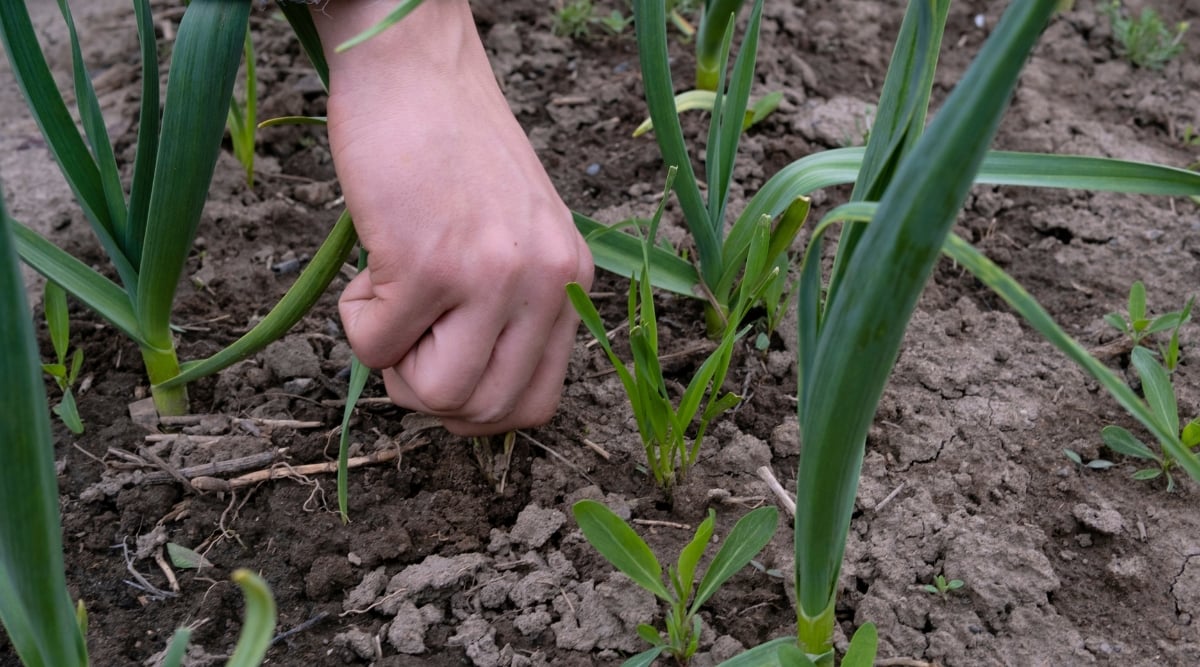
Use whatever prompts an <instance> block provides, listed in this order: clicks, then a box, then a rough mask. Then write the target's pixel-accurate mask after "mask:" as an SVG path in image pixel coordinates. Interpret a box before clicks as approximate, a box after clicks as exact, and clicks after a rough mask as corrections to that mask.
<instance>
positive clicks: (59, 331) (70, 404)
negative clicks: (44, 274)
mask: <svg viewBox="0 0 1200 667" xmlns="http://www.w3.org/2000/svg"><path fill="white" fill-rule="evenodd" d="M42 306H43V308H44V310H45V312H46V328H47V329H49V330H50V343H51V345H53V346H54V359H55V361H54V363H51V364H42V372H44V373H46V374H47V375H49V376H50V377H52V378H54V383H55V384H57V385H58V388H59V390H60V391H62V395H63V397H62V401H60V402H59V404H58V405H56V406H54V408H53V411H54V414H56V415H58V418H59V419H61V420H62V423H63V424H65V425H66V427H67V428H69V429H71V432H72V433H74V434H76V435H78V434H80V433H83V420H82V419H80V418H79V409H78V408H77V407H76V405H75V394H74V393H73V392H72V391H71V387H73V386H75V380H77V379H78V378H79V369H80V368H81V367H82V366H83V350H81V349H79V348H75V350H74V352H72V353H71V354H70V361H69V362H68V360H67V357H68V354H67V352H68V346H67V345H68V341H69V340H70V336H71V329H70V327H71V320H70V316H69V315H68V313H67V293H66V292H65V291H63V288H61V287H59V286H58V284H57V283H53V282H50V281H49V280H47V281H46V290H45V292H44V293H43V296H42Z"/></svg>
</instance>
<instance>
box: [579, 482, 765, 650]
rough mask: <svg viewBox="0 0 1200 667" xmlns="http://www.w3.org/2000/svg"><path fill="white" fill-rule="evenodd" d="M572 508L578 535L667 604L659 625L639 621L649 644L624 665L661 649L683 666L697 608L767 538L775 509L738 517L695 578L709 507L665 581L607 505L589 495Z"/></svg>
mask: <svg viewBox="0 0 1200 667" xmlns="http://www.w3.org/2000/svg"><path fill="white" fill-rule="evenodd" d="M572 512H573V513H574V515H575V521H576V522H577V523H578V524H579V528H580V529H581V530H582V531H583V536H584V537H585V538H586V539H587V541H588V542H589V543H590V544H591V545H592V547H593V548H595V549H596V551H599V552H600V555H601V556H603V557H604V559H605V560H607V561H608V562H609V563H611V564H612V565H613V566H614V567H616V568H617V569H618V570H620V571H621V572H622V573H624V574H625V575H626V576H628V577H629V578H630V579H632V580H633V582H634V583H635V584H637V585H638V586H641V587H642V588H643V589H645V590H647V591H649V592H650V593H653V594H654V595H655V597H657V598H659V599H660V600H662V601H664V602H666V603H667V605H668V606H669V607H670V610H669V612H668V614H667V617H666V619H665V621H664V628H663V629H662V630H659V629H658V628H655V627H654V626H651V625H646V624H642V625H640V626H638V629H637V633H638V636H639V637H641V638H642V639H644V640H645V641H646V642H647V643H649V644H650V645H651V648H650V649H649V650H648V651H645V652H643V653H640V654H638V655H637V656H634V657H633V658H631V659H630V660H629V661H627V662H626V663H625V664H626V665H630V664H643V665H649V664H651V663H652V662H653V661H654V659H655V658H656V657H658V656H659V655H662V654H664V653H665V654H667V655H670V656H671V657H672V658H674V659H675V661H676V662H677V663H678V664H680V665H686V664H687V663H688V661H689V660H690V659H691V657H692V656H693V655H695V653H696V649H697V648H698V647H699V642H700V617H699V616H698V612H699V611H700V607H701V606H703V605H704V603H705V602H707V601H708V600H709V599H710V598H711V597H712V596H713V594H715V593H716V592H717V590H719V589H720V587H721V586H722V585H723V584H724V583H725V582H726V581H728V580H729V578H730V577H732V576H733V575H735V574H737V573H738V572H739V571H740V570H741V569H742V568H743V567H745V566H746V565H748V564H750V562H751V560H752V559H753V558H754V557H755V556H756V555H758V552H759V551H762V549H763V547H765V546H766V545H767V542H770V541H771V536H772V535H774V534H775V528H776V525H777V524H778V522H779V512H778V511H777V510H776V509H775V508H774V507H760V508H758V509H756V510H752V511H751V512H750V513H748V514H746V515H745V516H743V517H742V518H741V519H739V520H738V522H737V524H735V525H734V527H733V529H732V530H730V531H729V534H728V535H727V536H726V537H725V539H724V540H722V541H721V548H720V549H718V550H717V553H716V555H715V556H713V559H712V561H711V562H710V563H709V564H708V568H707V569H705V570H704V572H703V575H701V576H700V577H697V576H696V575H697V573H698V572H699V565H700V559H701V558H702V557H703V555H704V552H705V550H706V549H707V547H708V544H709V542H710V541H711V540H712V536H713V531H714V528H715V524H716V513H715V512H713V511H712V510H711V509H710V510H709V511H708V516H707V517H706V518H705V519H704V521H702V522H701V523H700V525H699V526H697V527H696V532H695V534H694V535H693V537H692V539H691V541H689V542H688V544H687V546H685V547H684V548H683V550H682V551H681V552H680V553H679V558H678V560H677V561H676V562H675V563H674V564H669V565H668V566H667V568H666V570H667V584H668V585H663V581H662V575H663V567H662V565H661V564H660V561H659V560H658V558H657V557H656V556H655V555H654V552H652V551H651V550H650V547H649V545H647V544H646V542H645V541H644V540H642V538H641V537H639V536H638V534H637V533H636V532H634V530H633V529H632V528H630V527H629V525H628V524H627V523H625V522H624V521H622V520H621V518H620V517H618V516H617V515H616V514H614V513H613V512H612V510H610V509H608V508H607V507H605V506H604V505H603V504H601V503H598V502H596V501H594V500H581V501H579V502H577V503H575V505H574V507H573V508H572Z"/></svg>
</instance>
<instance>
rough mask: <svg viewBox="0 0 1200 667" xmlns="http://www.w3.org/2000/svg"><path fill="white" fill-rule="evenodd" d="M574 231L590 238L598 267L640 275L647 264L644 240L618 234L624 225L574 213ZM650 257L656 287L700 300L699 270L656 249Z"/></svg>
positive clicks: (652, 279) (652, 276) (651, 278)
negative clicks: (576, 230) (698, 289)
mask: <svg viewBox="0 0 1200 667" xmlns="http://www.w3.org/2000/svg"><path fill="white" fill-rule="evenodd" d="M572 215H573V216H574V218H575V228H576V229H578V230H579V233H580V234H582V235H583V237H584V238H585V239H587V243H588V248H589V249H591V251H592V260H593V261H594V262H595V263H596V266H597V267H599V268H601V269H604V270H605V271H610V272H612V273H615V274H617V275H619V276H626V277H628V276H633V275H637V274H638V272H640V271H641V270H642V265H643V264H644V262H645V259H644V257H643V254H642V253H643V241H642V240H641V239H638V238H637V237H635V236H632V235H630V234H625V233H622V232H620V231H618V227H620V226H621V225H613V226H608V225H605V224H603V223H600V222H597V221H595V220H593V219H591V218H589V217H587V216H586V215H583V214H580V213H574V212H572ZM647 253H648V255H649V257H650V282H651V284H652V285H654V287H657V288H659V289H665V290H667V291H670V292H674V293H676V294H682V295H684V296H691V297H698V296H699V293H698V292H697V285H699V284H700V275H699V274H698V273H696V267H694V266H692V265H691V264H690V263H688V262H686V261H684V260H683V259H682V258H680V257H679V256H678V255H675V254H673V253H670V252H667V251H666V250H664V249H662V248H660V247H658V246H654V247H652V248H650V249H648V250H647Z"/></svg>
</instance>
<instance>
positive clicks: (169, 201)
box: [134, 0, 251, 350]
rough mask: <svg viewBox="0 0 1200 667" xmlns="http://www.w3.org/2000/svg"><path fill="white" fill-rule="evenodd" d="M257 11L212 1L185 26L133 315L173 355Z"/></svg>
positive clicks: (236, 1) (191, 8)
mask: <svg viewBox="0 0 1200 667" xmlns="http://www.w3.org/2000/svg"><path fill="white" fill-rule="evenodd" d="M250 5H251V3H249V2H245V1H244V0H205V2H194V3H192V4H190V5H188V8H187V11H186V12H185V13H184V15H183V20H182V21H181V22H180V24H179V33H178V35H177V37H176V40H175V50H174V53H173V55H172V58H171V71H170V74H169V75H168V76H167V97H166V103H165V107H164V110H163V119H162V135H163V136H164V137H170V138H171V141H163V142H161V143H160V144H159V147H158V157H157V159H156V165H155V174H154V185H153V188H152V191H151V193H150V204H149V208H148V209H147V221H148V223H149V224H148V226H147V227H146V235H145V239H144V243H143V246H142V261H141V265H140V268H139V271H138V290H137V295H136V300H135V302H134V311H135V312H136V313H137V315H138V322H139V324H140V325H141V329H142V331H143V332H144V334H145V336H146V338H147V340H148V341H149V343H150V344H151V345H152V346H153V347H155V348H159V349H164V350H167V349H173V347H174V346H173V341H172V340H171V331H170V328H169V325H170V320H171V307H172V303H173V301H174V298H175V287H176V284H177V283H178V282H179V276H180V274H181V273H182V271H183V267H184V264H185V263H186V262H187V257H188V252H189V251H190V250H191V247H192V239H193V238H194V237H195V235H196V226H197V225H198V224H199V222H200V212H201V210H202V209H203V208H204V202H205V199H206V198H207V195H208V185H209V183H210V182H211V181H212V174H213V168H214V167H215V166H216V164H217V155H218V153H219V152H220V149H221V138H222V136H223V135H224V133H225V112H226V110H227V109H228V108H229V100H230V98H231V97H232V96H233V82H234V79H235V78H236V77H237V69H238V63H239V62H240V61H241V58H242V43H243V39H244V37H245V34H246V24H247V22H248V21H249V18H250Z"/></svg>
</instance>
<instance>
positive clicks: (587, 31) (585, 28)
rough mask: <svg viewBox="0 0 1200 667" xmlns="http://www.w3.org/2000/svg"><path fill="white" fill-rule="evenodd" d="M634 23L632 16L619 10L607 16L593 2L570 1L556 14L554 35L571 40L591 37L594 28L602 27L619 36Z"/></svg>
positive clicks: (557, 10)
mask: <svg viewBox="0 0 1200 667" xmlns="http://www.w3.org/2000/svg"><path fill="white" fill-rule="evenodd" d="M632 23H633V16H632V15H626V14H625V13H623V12H622V11H621V10H619V9H614V10H612V11H610V12H608V13H607V14H606V13H604V12H602V11H601V10H600V9H598V8H597V7H596V5H595V4H594V3H592V0H569V1H568V2H566V3H560V4H559V5H558V9H556V10H555V12H554V34H556V35H558V36H559V37H570V38H571V39H587V38H588V37H591V34H592V27H593V26H600V27H601V28H603V29H604V30H605V31H607V32H609V33H612V34H614V35H619V34H621V33H623V32H625V29H626V28H628V27H629V26H630V25H631V24H632Z"/></svg>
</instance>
